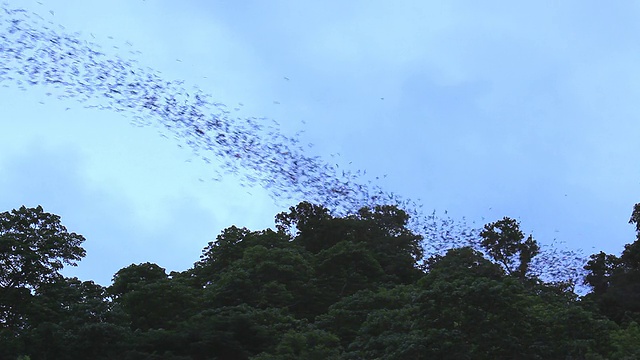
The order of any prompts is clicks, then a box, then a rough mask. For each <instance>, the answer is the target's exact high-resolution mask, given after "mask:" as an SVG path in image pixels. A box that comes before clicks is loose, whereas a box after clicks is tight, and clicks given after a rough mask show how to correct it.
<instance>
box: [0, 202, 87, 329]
mask: <svg viewBox="0 0 640 360" xmlns="http://www.w3.org/2000/svg"><path fill="white" fill-rule="evenodd" d="M84 240H85V239H84V237H82V236H81V235H78V234H76V233H69V232H68V231H67V229H66V228H65V227H64V226H63V225H62V224H61V223H60V217H59V216H57V215H53V214H50V213H47V212H45V211H44V210H43V209H42V207H41V206H38V207H36V208H27V207H24V206H22V207H21V208H20V209H18V210H15V209H14V210H11V211H6V212H3V213H0V329H3V330H10V331H15V330H17V329H20V328H22V327H24V323H23V322H24V321H25V311H26V310H27V309H26V307H27V306H28V303H29V302H30V300H31V298H32V292H33V291H36V290H37V289H38V288H40V287H41V286H42V285H43V284H46V283H49V282H52V281H54V280H56V279H60V278H61V277H62V275H60V270H61V269H62V268H63V267H64V265H71V266H75V265H76V262H77V261H78V260H80V259H82V257H83V256H84V255H85V250H84V249H83V248H82V247H81V244H82V242H83V241H84Z"/></svg>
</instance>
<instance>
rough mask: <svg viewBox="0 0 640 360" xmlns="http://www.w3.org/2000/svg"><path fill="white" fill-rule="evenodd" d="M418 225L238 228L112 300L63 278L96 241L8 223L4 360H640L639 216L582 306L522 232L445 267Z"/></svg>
mask: <svg viewBox="0 0 640 360" xmlns="http://www.w3.org/2000/svg"><path fill="white" fill-rule="evenodd" d="M408 221H409V216H408V215H407V213H406V212H404V211H403V210H401V209H399V208H398V207H395V206H376V207H374V208H362V209H361V210H360V211H358V212H357V213H356V214H353V215H349V216H343V217H338V216H334V215H332V214H331V213H330V212H329V210H327V209H326V208H324V207H322V206H318V205H314V204H311V203H307V202H303V203H300V204H298V205H297V206H295V207H292V208H290V209H289V211H288V212H283V213H280V214H278V215H276V222H275V230H272V229H267V230H261V231H251V230H248V229H246V228H238V227H235V226H231V227H229V228H227V229H225V230H224V231H222V233H221V234H220V235H218V237H217V239H216V240H215V241H212V242H210V243H209V244H208V245H207V246H206V247H205V248H204V250H203V251H202V255H201V257H200V259H199V260H198V261H197V262H195V264H194V265H193V267H192V268H190V269H188V270H186V271H182V272H171V273H167V272H166V270H165V269H164V268H162V267H161V266H159V265H157V264H153V263H142V264H132V265H130V266H127V267H125V268H123V269H121V270H119V271H118V272H117V273H116V274H115V275H114V276H113V281H112V283H111V285H110V286H108V287H103V286H101V285H99V284H96V283H94V282H92V281H82V280H80V279H77V278H67V277H64V276H62V275H61V274H60V270H61V269H62V268H63V267H64V266H65V265H76V264H77V262H78V261H79V260H81V259H82V257H83V256H84V255H85V251H84V249H83V248H82V243H83V241H84V240H85V239H84V238H83V237H82V236H81V235H79V234H76V233H72V232H68V231H67V229H66V228H65V227H64V226H63V225H62V224H61V221H60V217H59V216H57V215H54V214H50V213H47V212H45V211H44V210H43V209H42V207H37V208H26V207H21V208H20V209H17V210H12V211H7V212H4V213H1V214H0V259H1V262H0V269H1V271H0V358H1V359H32V360H36V359H175V360H177V359H185V360H186V359H203V360H204V359H255V360H267V359H273V360H275V359H637V358H640V345H639V344H640V326H639V325H638V322H640V204H637V205H635V207H634V209H633V212H632V216H631V219H630V223H631V224H634V225H635V226H636V230H637V234H638V238H637V239H636V240H635V241H634V242H631V243H630V244H628V245H626V246H625V248H624V249H621V250H623V251H622V253H621V255H620V256H616V255H610V254H605V253H603V252H600V253H598V254H594V255H592V256H591V258H590V260H589V261H588V263H586V264H584V266H585V270H586V271H587V276H586V278H585V285H588V286H589V289H590V291H589V293H588V294H586V295H584V296H578V295H576V293H575V292H574V291H573V289H574V287H573V285H574V284H570V283H566V282H564V283H563V282H548V281H546V282H545V281H543V280H541V278H540V277H538V276H536V275H534V274H533V272H532V271H531V269H530V268H529V265H530V263H531V261H532V259H534V258H535V257H536V255H537V254H538V253H539V245H538V243H537V242H536V240H535V239H533V238H532V237H531V236H526V235H525V234H524V233H523V232H522V231H521V230H520V228H519V223H518V222H517V221H515V220H513V219H510V218H503V219H501V220H498V221H496V222H493V223H490V224H487V225H485V226H484V228H483V230H482V231H481V232H480V234H479V236H480V239H479V240H480V241H479V244H480V248H479V249H473V248H470V247H460V248H451V249H449V250H448V251H447V252H446V254H443V255H436V256H431V257H426V256H425V254H424V252H423V248H424V246H425V243H427V242H429V241H430V239H425V238H422V236H420V235H417V234H415V233H414V232H412V231H411V230H410V229H409V228H408V227H407V223H408Z"/></svg>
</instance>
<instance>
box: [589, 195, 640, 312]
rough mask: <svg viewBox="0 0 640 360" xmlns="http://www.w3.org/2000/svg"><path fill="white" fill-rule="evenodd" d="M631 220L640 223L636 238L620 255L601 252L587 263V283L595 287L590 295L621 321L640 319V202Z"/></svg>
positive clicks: (602, 308) (637, 225)
mask: <svg viewBox="0 0 640 360" xmlns="http://www.w3.org/2000/svg"><path fill="white" fill-rule="evenodd" d="M629 223H630V224H635V226H636V232H637V233H636V240H635V241H634V242H633V243H631V244H627V245H625V246H624V250H623V251H622V254H621V255H620V256H619V257H618V256H615V255H609V254H605V253H604V252H600V253H598V254H594V255H591V260H589V262H588V263H587V265H586V266H585V270H587V271H588V274H587V276H586V278H585V283H586V284H587V285H589V286H591V288H592V293H591V294H589V295H588V298H592V299H594V300H595V301H596V303H597V304H598V306H599V308H600V311H601V312H602V313H604V314H605V315H607V316H608V317H609V318H610V319H612V320H614V321H616V322H617V323H618V324H628V323H630V322H633V321H635V322H639V321H640V203H639V204H635V206H634V207H633V211H632V213H631V218H630V219H629Z"/></svg>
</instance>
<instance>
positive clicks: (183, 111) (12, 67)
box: [0, 2, 585, 285]
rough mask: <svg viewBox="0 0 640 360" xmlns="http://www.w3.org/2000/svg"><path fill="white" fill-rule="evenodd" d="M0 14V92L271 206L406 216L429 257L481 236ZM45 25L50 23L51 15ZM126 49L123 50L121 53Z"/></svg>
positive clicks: (575, 271)
mask: <svg viewBox="0 0 640 360" xmlns="http://www.w3.org/2000/svg"><path fill="white" fill-rule="evenodd" d="M0 6H1V8H0V84H1V86H3V87H10V88H15V89H20V90H27V89H28V88H29V87H40V88H44V89H46V91H47V95H49V96H50V97H51V98H53V99H59V100H64V99H73V100H75V101H77V102H78V103H80V104H82V106H84V107H87V108H95V109H96V111H97V110H106V111H111V112H113V113H123V114H124V115H126V116H127V117H128V118H129V119H131V121H132V122H133V123H134V124H136V125H153V126H157V127H161V128H162V129H163V131H165V132H168V133H171V134H173V136H174V137H175V138H176V139H177V140H178V141H179V142H181V143H182V144H183V145H184V144H186V145H188V146H189V147H191V149H192V150H193V151H194V153H195V154H197V156H199V157H200V158H201V159H202V160H203V161H205V162H207V163H211V166H215V167H216V172H218V174H219V175H220V176H224V175H228V174H233V175H234V176H237V177H239V178H240V179H241V180H240V181H241V182H242V183H243V184H245V185H247V186H261V187H263V188H264V189H266V190H267V191H268V192H269V193H270V195H271V196H272V197H273V198H274V199H279V200H280V201H281V200H282V199H297V200H306V201H309V202H312V203H316V204H322V205H323V206H325V207H327V208H328V209H330V210H331V211H332V212H333V213H334V214H336V215H346V214H351V213H354V212H355V211H357V210H358V209H359V208H361V207H363V206H375V205H378V204H391V205H397V206H398V207H400V208H402V209H403V210H405V211H407V212H408V213H409V214H410V215H411V222H410V228H411V229H412V230H414V231H416V232H417V233H419V234H421V235H423V236H424V238H425V240H426V241H424V247H425V251H426V254H427V255H434V254H442V253H443V252H445V251H446V250H447V249H450V248H453V247H459V246H473V247H474V248H476V249H479V246H478V244H479V237H478V233H479V231H478V230H477V229H473V228H471V227H469V226H467V224H465V223H464V221H454V220H452V219H451V218H448V217H444V218H441V217H438V216H436V214H435V213H433V214H425V213H423V211H422V205H421V204H418V203H416V202H415V201H412V200H410V199H406V198H403V197H401V196H399V195H397V194H395V193H392V192H387V191H384V190H383V189H382V188H381V187H380V186H379V185H376V183H375V182H374V181H371V180H367V178H366V171H355V172H354V171H345V170H342V169H339V168H338V165H330V164H329V163H328V162H327V161H326V160H324V159H322V158H321V157H318V156H310V155H308V153H307V152H306V150H305V148H307V147H306V146H303V144H301V141H300V138H299V137H298V136H297V135H296V136H286V135H284V134H283V133H282V131H280V128H279V126H278V123H277V122H276V121H274V120H269V119H265V118H255V117H248V118H247V117H245V118H242V117H237V116H233V115H232V113H231V112H230V111H229V110H228V109H227V107H226V106H225V105H224V104H221V103H218V102H215V100H214V99H212V96H210V95H209V94H206V93H204V92H203V91H201V90H200V89H199V88H198V87H197V86H194V87H189V89H187V87H186V86H185V85H184V81H180V80H170V79H166V78H163V77H162V74H161V73H159V72H158V71H154V70H153V69H151V68H148V67H145V66H143V65H141V64H139V63H138V61H136V60H135V59H133V58H134V57H135V56H133V55H134V54H136V52H135V51H128V52H127V54H128V55H130V56H129V58H121V57H119V56H110V55H107V54H106V53H105V52H103V51H102V50H101V47H100V45H98V44H95V43H92V42H88V41H86V40H82V37H81V36H80V34H79V33H69V32H67V31H66V30H65V28H64V27H62V26H60V25H56V24H55V23H53V22H51V21H48V20H45V19H44V18H43V17H42V16H41V15H39V14H37V13H35V12H31V11H28V10H24V9H20V8H13V7H11V6H10V5H9V3H7V2H4V3H2V4H1V5H0ZM51 15H53V14H51ZM130 48H131V47H130V46H129V49H130ZM584 263H585V259H584V257H583V256H581V255H580V254H579V253H578V252H576V251H572V250H568V249H560V248H559V247H558V246H552V245H547V246H543V249H542V251H541V254H540V255H538V256H537V257H536V258H535V259H534V262H533V264H532V268H533V269H534V272H535V273H536V274H537V275H539V276H541V277H542V278H543V279H545V280H550V281H569V282H571V283H573V284H577V285H580V284H581V282H582V281H581V279H582V276H583V269H582V266H583V264H584Z"/></svg>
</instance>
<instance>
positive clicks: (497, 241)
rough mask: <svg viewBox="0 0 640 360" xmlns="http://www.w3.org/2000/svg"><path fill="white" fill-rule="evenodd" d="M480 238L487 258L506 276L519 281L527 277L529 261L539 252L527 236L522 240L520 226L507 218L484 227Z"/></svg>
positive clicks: (535, 243)
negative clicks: (514, 277) (500, 268)
mask: <svg viewBox="0 0 640 360" xmlns="http://www.w3.org/2000/svg"><path fill="white" fill-rule="evenodd" d="M480 237H482V242H481V245H482V247H483V248H484V249H485V250H486V251H487V253H488V254H489V256H491V258H492V259H494V260H495V261H497V262H498V263H499V264H501V265H502V266H503V267H504V269H505V270H506V271H507V273H508V274H510V275H514V276H517V277H518V278H520V279H524V278H525V277H526V276H527V273H528V270H529V264H530V263H531V260H532V259H533V258H534V257H535V256H536V255H537V254H538V253H539V252H540V247H539V246H538V243H537V242H536V241H535V240H534V239H533V237H532V236H531V235H529V237H528V238H527V239H526V240H524V233H523V232H522V231H521V230H520V224H519V223H518V222H517V221H516V220H514V219H511V218H508V217H505V218H503V219H502V220H499V221H496V222H493V223H490V224H487V225H485V226H484V230H482V232H480ZM523 240H524V241H523ZM516 259H517V260H516Z"/></svg>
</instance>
